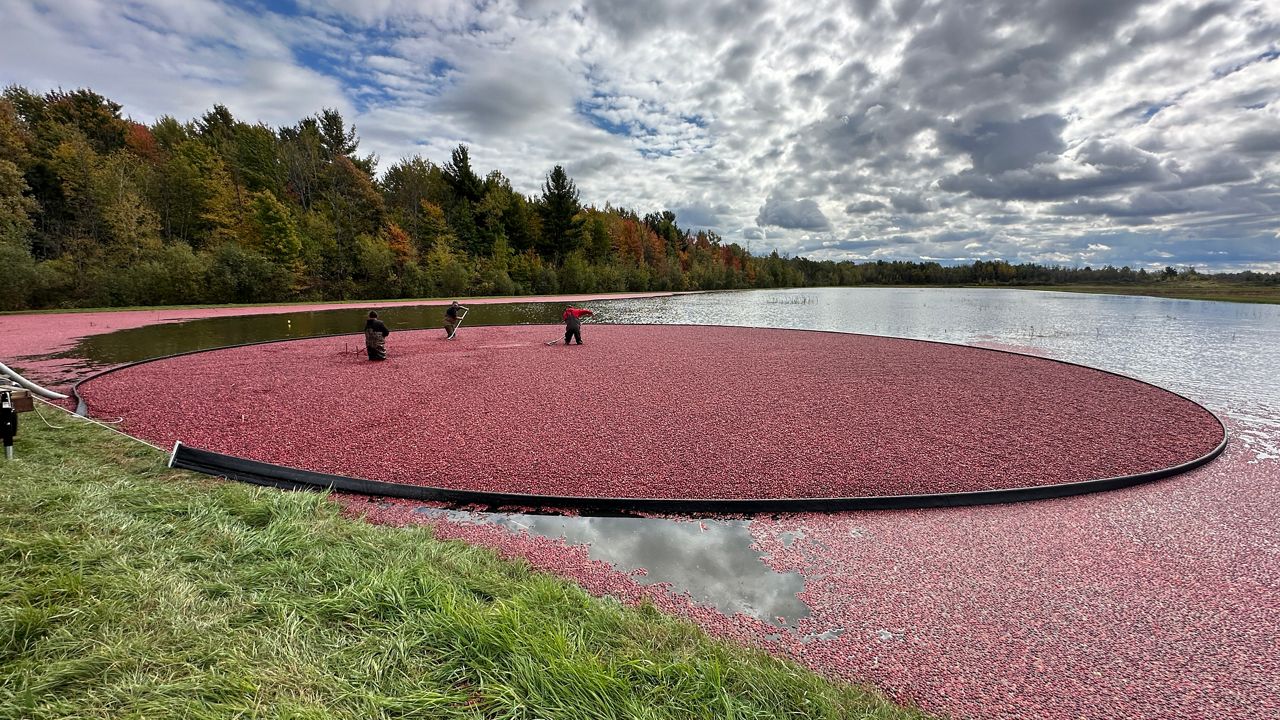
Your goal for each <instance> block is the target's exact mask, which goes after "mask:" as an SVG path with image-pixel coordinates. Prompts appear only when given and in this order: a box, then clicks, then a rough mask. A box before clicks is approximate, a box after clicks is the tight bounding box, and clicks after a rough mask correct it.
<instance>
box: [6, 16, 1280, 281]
mask: <svg viewBox="0 0 1280 720" xmlns="http://www.w3.org/2000/svg"><path fill="white" fill-rule="evenodd" d="M815 3H816V4H814V3H811V4H801V5H795V4H786V3H782V2H781V1H780V0H741V1H735V0H708V1H707V2H695V1H694V0H657V1H656V2H653V3H641V4H637V3H630V2H622V1H621V0H584V1H583V2H574V1H573V0H516V2H515V3H514V4H503V3H491V4H475V3H471V2H465V1H464V0H432V1H431V2H401V1H400V0H300V2H299V3H298V4H297V7H298V10H297V11H294V10H292V9H290V10H289V11H288V12H270V11H267V10H264V9H261V8H262V7H263V5H261V4H255V5H253V6H252V7H251V8H249V9H245V8H244V7H241V6H233V5H231V4H230V3H226V2H222V0H191V2H187V3H183V4H182V5H181V7H179V6H176V5H174V4H172V3H168V2H163V0H130V2H129V3H127V4H126V5H124V6H121V5H120V4H119V3H114V2H109V1H108V0H76V2H75V3H74V4H63V3H50V2H32V3H11V5H12V7H6V18H5V23H3V24H0V61H2V62H0V82H2V83H5V84H7V83H20V84H26V85H29V86H31V87H32V88H33V89H37V90H47V89H51V88H53V87H58V86H62V87H80V86H90V87H93V88H94V89H95V90H98V91H99V92H102V93H104V94H106V95H108V96H110V97H112V98H113V99H115V100H118V101H120V102H122V103H124V105H125V111H126V112H127V113H129V114H130V115H132V116H133V117H134V118H135V119H139V120H142V121H149V120H152V119H154V118H155V117H156V116H158V115H160V114H164V113H168V114H173V115H176V116H178V117H180V118H183V119H185V118H190V117H194V116H197V115H199V114H200V113H202V112H203V111H204V110H206V109H207V108H208V107H209V106H211V105H212V104H214V103H217V102H221V103H224V104H227V105H228V106H229V107H231V109H232V110H233V112H235V113H236V114H237V116H240V117H243V118H245V119H247V120H250V121H255V120H263V121H265V122H268V123H270V124H273V125H279V124H285V123H292V122H295V121H296V120H297V119H298V118H300V117H303V116H305V115H308V114H310V113H313V112H315V111H316V110H318V109H319V108H321V107H326V106H328V107H338V108H340V109H341V110H342V111H343V112H344V115H346V116H347V117H348V119H349V120H350V121H351V122H352V123H353V124H354V125H356V127H357V128H359V130H360V133H361V137H362V139H363V145H362V148H363V149H365V150H371V151H375V152H377V153H378V154H379V155H381V156H382V157H383V159H384V162H383V166H384V167H385V166H387V165H389V164H390V163H392V162H395V161H396V160H397V159H399V158H402V157H406V156H409V155H413V154H415V153H420V154H423V155H425V156H426V157H428V158H429V159H432V160H435V161H437V162H440V161H443V160H445V159H447V157H448V153H449V150H450V149H451V148H452V147H453V146H454V145H456V144H457V143H459V142H466V143H468V144H469V145H470V146H471V148H472V154H473V158H474V161H475V163H476V165H477V167H480V168H486V169H487V168H499V169H501V170H502V171H503V172H504V173H506V174H507V175H508V176H509V177H510V178H511V180H512V183H513V185H514V186H515V187H517V188H518V189H520V190H522V191H524V192H530V193H533V192H537V189H538V187H539V186H540V184H541V181H542V178H543V176H544V174H545V172H546V171H547V170H548V169H549V168H550V167H551V166H553V165H555V164H557V163H560V164H564V165H565V166H566V167H567V168H568V169H569V171H570V173H571V174H572V175H573V176H574V177H575V180H576V181H577V182H578V184H579V187H580V189H581V190H582V194H583V199H584V200H585V201H587V202H589V203H594V204H596V205H599V206H603V205H604V204H605V203H611V204H613V205H615V206H625V207H631V208H634V209H636V210H638V211H639V212H641V213H644V212H651V211H655V210H662V209H673V210H675V211H676V212H677V213H678V217H680V219H681V223H682V224H688V225H690V226H691V227H692V226H698V227H703V226H705V227H714V228H741V230H740V232H741V237H742V238H743V239H748V240H760V239H763V237H764V230H763V227H764V226H767V227H768V228H769V230H768V239H769V243H770V246H773V245H775V244H776V246H777V247H778V249H779V251H780V252H793V253H794V252H796V251H797V250H798V249H799V248H800V247H801V245H802V244H804V245H805V246H806V250H805V252H813V253H814V254H815V256H819V257H831V258H837V259H838V258H840V257H857V258H868V259H876V258H914V257H938V258H960V257H968V258H975V257H1003V258H1005V259H1009V260H1015V261H1016V260H1035V261H1041V262H1059V263H1067V264H1071V263H1077V262H1080V263H1100V262H1113V263H1129V264H1134V265H1146V264H1157V263H1170V264H1176V263H1179V262H1182V261H1184V259H1185V261H1187V262H1191V261H1194V262H1197V263H1213V262H1220V263H1222V264H1223V265H1224V266H1239V265H1240V264H1242V263H1255V264H1257V265H1258V266H1259V267H1272V268H1276V269H1280V242H1278V240H1277V232H1278V231H1280V221H1278V220H1277V218H1280V187H1278V186H1277V184H1276V180H1275V178H1277V177H1280V85H1278V84H1277V83H1276V82H1275V73H1276V71H1277V70H1276V68H1280V58H1277V57H1276V55H1275V49H1276V46H1275V38H1276V37H1277V36H1280V8H1277V7H1276V5H1275V3H1273V2H1267V1H1266V0H1230V1H1229V2H1228V1H1226V0H1150V1H1149V2H1135V1H1131V0H1082V1H1081V2H1061V1H1060V0H983V1H981V2H979V1H977V0H959V1H958V2H943V1H942V0H856V1H855V2H852V3H850V2H847V1H845V0H815ZM122 7H125V8H127V11H122V10H121V8H122ZM135 18H145V19H146V20H145V22H143V21H142V20H140V19H135ZM822 208H843V210H844V212H843V213H840V214H839V216H838V217H830V218H829V217H828V216H827V215H826V214H825V213H824V212H823V210H822ZM734 232H735V233H736V232H739V231H734ZM817 233H821V237H822V240H823V241H824V242H825V243H826V244H825V245H818V244H815V243H817V242H818V241H816V240H815V239H814V237H813V236H814V235H815V234H817ZM833 238H844V240H834V239H833ZM1102 246H1105V247H1106V248H1107V249H1101V247H1102ZM1153 253H1154V254H1153ZM1215 253H1216V254H1215ZM1215 258H1217V260H1215Z"/></svg>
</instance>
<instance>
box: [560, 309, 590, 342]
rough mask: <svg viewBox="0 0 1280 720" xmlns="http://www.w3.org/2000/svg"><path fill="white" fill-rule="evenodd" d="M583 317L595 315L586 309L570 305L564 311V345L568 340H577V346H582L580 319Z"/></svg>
mask: <svg viewBox="0 0 1280 720" xmlns="http://www.w3.org/2000/svg"><path fill="white" fill-rule="evenodd" d="M584 315H587V316H590V315H595V313H593V312H591V311H590V310H587V309H586V308H576V307H574V306H572V305H570V306H569V307H567V308H565V309H564V344H565V345H568V344H569V338H573V339H575V340H577V341H578V344H579V345H581V344H582V317H583V316H584Z"/></svg>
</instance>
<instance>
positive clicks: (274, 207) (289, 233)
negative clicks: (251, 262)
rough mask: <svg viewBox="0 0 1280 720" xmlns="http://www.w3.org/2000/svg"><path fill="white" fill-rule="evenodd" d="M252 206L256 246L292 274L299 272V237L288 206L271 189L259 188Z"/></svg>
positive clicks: (300, 238) (300, 253)
mask: <svg viewBox="0 0 1280 720" xmlns="http://www.w3.org/2000/svg"><path fill="white" fill-rule="evenodd" d="M252 207H253V226H254V237H255V240H256V242H255V245H256V247H257V249H258V250H259V251H261V252H262V254H263V255H265V256H266V257H268V258H270V259H271V260H272V261H273V262H275V263H276V264H277V265H279V266H281V267H282V268H285V269H287V270H288V271H289V272H290V273H291V274H296V273H297V272H299V271H300V269H301V268H300V267H299V265H300V262H301V255H302V237H301V235H299V234H298V226H297V224H296V223H295V222H294V220H293V214H292V213H290V212H289V208H288V206H286V205H285V204H284V203H282V202H280V201H279V200H277V199H276V196H275V195H273V194H272V193H271V191H270V190H262V191H260V192H257V193H254V195H253V204H252Z"/></svg>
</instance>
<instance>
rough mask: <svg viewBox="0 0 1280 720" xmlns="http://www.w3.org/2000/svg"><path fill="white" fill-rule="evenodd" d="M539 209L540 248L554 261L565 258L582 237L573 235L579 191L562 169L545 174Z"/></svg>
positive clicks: (579, 207) (558, 166) (554, 169)
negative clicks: (540, 223) (540, 227)
mask: <svg viewBox="0 0 1280 720" xmlns="http://www.w3.org/2000/svg"><path fill="white" fill-rule="evenodd" d="M538 210H539V214H540V215H541V216H542V240H543V249H544V250H545V251H547V252H548V254H550V255H551V256H553V257H554V258H555V259H556V260H557V261H560V260H563V259H565V258H567V257H568V256H569V254H570V253H572V252H573V251H574V250H575V249H577V247H578V245H579V244H580V243H581V237H579V235H578V233H576V232H574V230H575V228H574V217H575V216H577V214H578V212H579V211H580V210H582V205H581V203H580V202H579V200H578V188H577V187H576V186H575V185H574V184H573V180H571V179H569V174H568V173H566V172H565V171H564V167H562V166H560V165H556V166H555V167H554V168H552V169H551V172H549V173H547V179H546V182H544V183H543V185H542V198H541V200H540V202H539V205H538Z"/></svg>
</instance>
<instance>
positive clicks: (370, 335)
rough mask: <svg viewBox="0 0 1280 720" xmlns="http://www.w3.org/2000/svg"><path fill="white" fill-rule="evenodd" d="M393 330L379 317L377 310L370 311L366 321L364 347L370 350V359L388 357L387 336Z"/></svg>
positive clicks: (384, 358)
mask: <svg viewBox="0 0 1280 720" xmlns="http://www.w3.org/2000/svg"><path fill="white" fill-rule="evenodd" d="M390 334H391V331H390V330H388V329H387V326H386V325H385V324H384V323H383V322H382V321H381V320H379V319H378V313H377V312H376V311H373V310H370V311H369V319H368V320H365V321H364V349H365V350H367V351H368V352H369V359H370V360H386V359H387V336H388V335H390Z"/></svg>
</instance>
